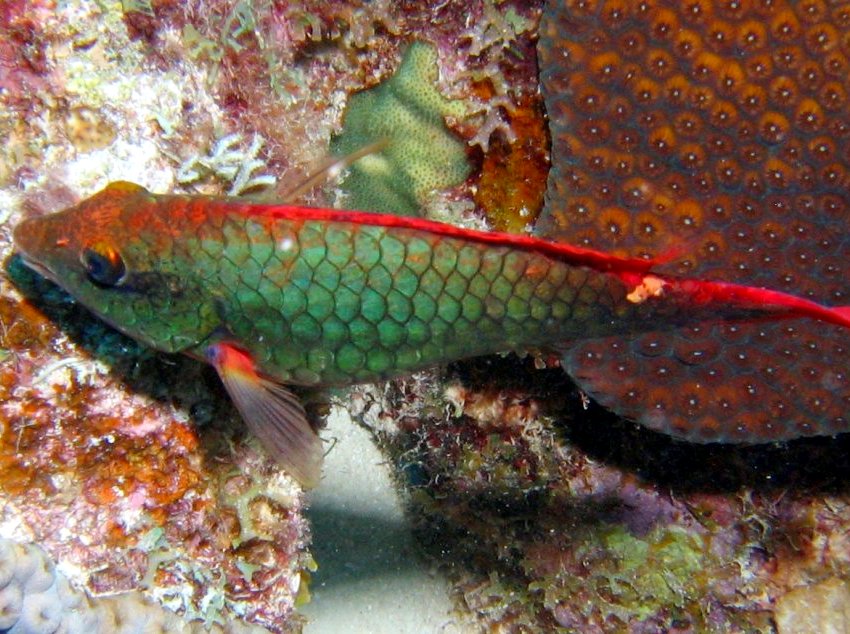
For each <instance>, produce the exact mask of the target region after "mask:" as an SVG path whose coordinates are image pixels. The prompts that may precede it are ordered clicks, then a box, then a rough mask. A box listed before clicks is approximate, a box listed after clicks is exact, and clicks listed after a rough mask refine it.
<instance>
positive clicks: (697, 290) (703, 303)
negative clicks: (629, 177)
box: [620, 274, 850, 329]
mask: <svg viewBox="0 0 850 634" xmlns="http://www.w3.org/2000/svg"><path fill="white" fill-rule="evenodd" d="M620 277H621V279H623V280H624V281H625V282H626V283H627V284H629V285H630V286H631V287H632V288H633V289H634V290H633V291H632V294H631V295H630V296H629V299H630V300H631V301H635V302H641V301H644V300H645V299H646V298H648V297H650V296H663V295H664V294H665V293H672V294H675V295H676V296H677V299H678V301H679V302H681V303H682V304H683V305H690V307H691V308H692V309H696V308H700V307H703V308H709V309H715V310H716V311H717V315H718V316H719V317H723V316H724V315H723V313H724V309H732V311H733V312H734V311H736V310H740V311H745V312H746V313H751V314H749V315H743V316H741V317H739V318H743V319H748V318H752V319H764V318H767V319H793V318H798V317H804V318H810V319H817V320H820V321H823V322H827V323H830V324H835V325H837V326H841V327H843V328H848V329H850V306H825V305H823V304H819V303H817V302H815V301H812V300H810V299H806V298H804V297H800V296H797V295H791V294H789V293H783V292H782V291H776V290H772V289H769V288H762V287H758V286H746V285H742V284H734V283H731V282H717V281H706V280H693V279H677V278H669V277H663V276H655V275H644V276H637V275H634V274H621V276H620Z"/></svg>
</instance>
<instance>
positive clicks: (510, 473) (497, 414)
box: [351, 356, 850, 632]
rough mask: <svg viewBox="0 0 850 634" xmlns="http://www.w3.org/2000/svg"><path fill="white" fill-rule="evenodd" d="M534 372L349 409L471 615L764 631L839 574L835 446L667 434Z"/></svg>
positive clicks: (547, 624)
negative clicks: (386, 459) (375, 440)
mask: <svg viewBox="0 0 850 634" xmlns="http://www.w3.org/2000/svg"><path fill="white" fill-rule="evenodd" d="M547 364H548V359H546V358H542V357H538V358H535V357H529V358H526V359H518V358H516V357H512V356H509V357H506V358H504V359H481V360H478V361H470V362H464V363H458V364H455V365H453V366H451V367H450V368H449V371H448V374H447V376H440V374H438V373H434V374H421V375H417V376H416V377H412V378H411V379H409V380H407V381H404V382H403V383H399V384H396V385H395V386H394V388H393V389H391V390H387V391H384V392H382V393H379V394H375V393H364V394H363V395H362V396H361V395H358V392H355V395H354V398H353V399H352V401H351V407H352V408H353V411H354V412H355V414H357V415H358V416H359V417H360V419H361V420H362V421H363V422H364V424H366V425H368V426H369V427H370V428H372V429H373V430H374V431H375V433H376V434H377V435H378V436H379V437H380V438H381V439H382V441H383V442H384V443H385V445H386V446H387V447H388V448H389V450H390V453H391V455H392V456H394V460H395V465H396V468H397V469H398V470H399V472H400V473H403V474H404V475H405V484H406V486H407V487H408V491H409V495H410V501H411V505H412V508H413V509H414V510H415V516H416V517H417V518H418V522H419V535H420V538H421V540H422V541H423V543H424V544H425V545H426V546H428V547H429V548H430V549H431V552H432V553H433V556H434V557H435V558H436V559H437V560H438V561H441V562H442V564H443V566H444V567H445V569H446V570H447V571H448V573H449V574H450V575H451V576H452V577H453V578H454V579H455V580H456V584H457V592H458V600H459V601H460V602H461V604H462V605H463V606H464V607H465V609H467V610H469V611H471V612H473V613H474V614H476V615H477V616H478V618H479V620H480V621H481V622H482V623H485V624H489V626H491V627H493V628H497V629H498V628H501V629H504V630H507V631H554V630H556V629H557V628H565V629H566V631H578V632H610V631H618V632H619V631H629V632H656V631H675V632H753V631H760V632H774V631H775V629H774V627H775V625H774V624H775V622H776V621H775V620H774V619H777V620H778V619H779V618H780V613H779V612H777V613H776V615H775V616H774V607H775V605H778V604H779V603H781V601H783V600H784V599H783V597H784V596H785V595H786V594H787V593H788V592H789V591H792V590H793V589H795V588H800V587H805V586H808V585H812V584H817V583H819V582H820V581H822V580H823V579H824V576H825V575H830V576H833V577H835V578H840V579H847V578H848V576H850V568H848V562H850V556H848V551H847V548H846V545H847V541H846V537H845V535H844V533H845V532H846V526H847V525H848V522H850V504H848V501H850V497H849V496H848V493H847V492H846V486H845V485H844V483H845V482H846V481H847V478H848V477H850V471H848V469H847V468H846V467H845V465H843V463H842V462H841V458H840V456H842V455H843V453H844V452H846V451H847V444H848V442H850V439H847V438H846V437H842V438H839V439H833V438H825V439H816V440H806V441H798V442H796V443H792V444H789V445H774V446H767V447H735V446H725V445H713V446H705V447H702V446H695V445H691V444H688V443H682V442H677V441H673V440H671V439H669V438H668V437H665V436H662V435H659V434H655V433H652V432H649V431H647V430H645V429H642V428H639V427H636V426H634V425H632V424H629V423H626V422H624V421H622V420H618V419H617V418H616V417H615V416H613V415H610V414H607V413H606V412H605V411H604V410H602V409H601V408H599V407H598V406H596V405H594V404H592V403H588V402H587V401H586V397H584V396H583V394H582V393H581V392H579V391H578V390H576V389H575V387H574V386H571V385H570V384H569V381H568V380H567V379H566V378H565V377H564V375H563V373H562V372H561V371H560V370H559V369H556V368H552V369H546V367H545V366H546V365H547ZM842 583H843V582H842ZM792 596H794V595H792ZM793 605H794V604H792V603H789V606H793ZM795 609H796V608H795V607H788V608H783V610H795ZM820 614H822V615H823V617H824V618H827V615H826V612H825V611H821V612H820ZM783 618H784V617H783ZM813 618H815V616H813ZM818 618H819V617H818Z"/></svg>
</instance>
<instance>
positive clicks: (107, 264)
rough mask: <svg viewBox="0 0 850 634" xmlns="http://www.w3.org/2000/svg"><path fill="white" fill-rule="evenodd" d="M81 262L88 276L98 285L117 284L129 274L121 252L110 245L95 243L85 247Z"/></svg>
mask: <svg viewBox="0 0 850 634" xmlns="http://www.w3.org/2000/svg"><path fill="white" fill-rule="evenodd" d="M80 262H81V263H82V265H83V266H84V267H85V269H86V275H88V278H89V279H90V280H91V281H92V282H93V283H95V284H97V285H98V286H115V285H117V284H119V283H120V282H121V281H122V280H123V278H124V276H125V275H126V274H127V267H126V266H124V259H123V258H122V257H121V254H120V253H118V251H116V250H115V249H114V248H112V247H111V246H109V245H103V244H95V245H92V246H90V247H88V248H86V249H83V252H82V254H81V255H80Z"/></svg>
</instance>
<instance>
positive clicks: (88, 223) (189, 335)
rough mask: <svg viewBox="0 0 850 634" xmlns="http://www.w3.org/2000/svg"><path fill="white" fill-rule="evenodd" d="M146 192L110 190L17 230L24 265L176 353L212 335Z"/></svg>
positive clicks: (212, 317)
mask: <svg viewBox="0 0 850 634" xmlns="http://www.w3.org/2000/svg"><path fill="white" fill-rule="evenodd" d="M161 207H162V206H161V205H159V204H158V203H157V201H156V200H155V198H154V196H153V195H151V194H150V193H149V192H148V191H147V190H146V189H144V188H143V187H140V186H138V185H134V184H132V183H124V182H119V183H112V184H111V185H109V186H107V187H106V188H105V189H104V190H102V191H101V192H99V193H97V194H95V195H94V196H92V197H90V198H88V199H86V200H83V201H82V202H80V203H79V204H77V205H75V206H73V207H70V208H68V209H65V210H63V211H60V212H57V213H54V214H48V215H45V216H40V217H34V218H29V219H26V220H23V221H22V222H20V223H19V224H18V225H17V226H16V227H15V229H14V233H13V238H14V242H15V246H16V248H17V250H18V252H19V253H20V255H21V258H22V260H23V262H24V263H25V264H26V265H27V266H29V267H30V268H31V269H33V270H35V271H36V272H38V273H39V274H41V275H42V276H44V277H46V278H47V279H49V280H51V281H52V282H54V283H56V284H57V285H59V286H61V287H62V288H64V289H65V290H66V291H67V292H68V293H70V294H71V295H72V296H73V297H74V298H75V299H76V300H77V301H78V302H80V303H81V304H82V305H84V306H85V307H86V308H88V309H89V310H90V311H92V312H93V313H95V314H96V315H97V316H98V317H100V318H101V319H103V320H104V321H106V322H107V323H109V324H110V325H112V326H113V327H114V328H116V329H118V330H120V331H121V332H123V333H124V334H127V335H129V336H131V337H133V338H135V339H137V340H139V341H141V342H143V343H145V344H147V345H150V346H152V347H154V348H157V349H159V350H163V351H166V352H180V351H185V350H186V349H188V348H190V347H192V346H195V345H197V344H198V343H200V342H202V341H203V340H204V339H205V338H207V337H208V336H209V335H210V334H211V333H212V332H213V331H214V330H215V328H216V327H217V325H218V318H217V316H216V308H215V305H214V301H212V299H211V298H206V299H205V297H204V293H203V287H202V284H201V283H200V280H198V279H197V276H196V274H195V273H194V272H193V271H192V269H191V267H187V266H186V262H184V261H181V259H180V258H178V257H176V256H175V255H174V253H175V249H174V248H173V245H174V241H175V236H174V231H173V228H172V229H169V230H165V231H164V230H163V228H164V227H168V226H169V225H168V222H167V218H163V217H162V216H163V213H164V212H165V211H167V210H162V209H161Z"/></svg>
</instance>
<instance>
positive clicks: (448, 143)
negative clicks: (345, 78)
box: [331, 42, 470, 214]
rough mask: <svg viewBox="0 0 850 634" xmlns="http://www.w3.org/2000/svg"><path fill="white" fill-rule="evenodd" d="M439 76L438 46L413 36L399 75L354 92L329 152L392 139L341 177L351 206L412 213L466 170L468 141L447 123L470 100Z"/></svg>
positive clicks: (462, 176)
mask: <svg viewBox="0 0 850 634" xmlns="http://www.w3.org/2000/svg"><path fill="white" fill-rule="evenodd" d="M436 82H437V53H436V50H435V49H434V47H432V46H430V45H428V44H425V43H422V42H414V43H413V44H411V45H410V47H409V48H408V49H407V52H406V53H405V55H404V59H403V60H402V62H401V66H400V67H399V69H398V71H397V72H396V74H395V75H393V76H392V77H391V78H389V79H387V80H386V81H384V82H383V83H381V84H379V85H378V86H375V87H374V88H372V89H370V90H366V91H364V92H361V93H358V94H356V95H354V96H353V97H351V99H350V101H349V104H348V109H347V110H346V113H345V122H344V128H343V131H342V133H341V134H340V135H338V136H337V137H336V138H334V139H333V141H332V143H331V151H332V152H333V153H334V154H337V155H347V154H352V153H354V152H356V151H358V150H361V149H362V148H364V147H366V146H367V145H370V144H372V143H375V142H376V141H380V140H381V139H386V141H387V145H386V147H385V149H383V150H382V151H380V152H378V153H375V154H372V155H369V156H367V157H365V158H363V159H360V160H359V161H358V162H357V163H355V164H354V165H353V166H352V168H351V174H350V175H349V176H348V178H346V179H345V181H344V183H343V189H344V190H346V191H348V192H349V194H350V198H349V200H348V201H347V203H346V205H347V206H348V207H351V208H354V209H365V210H369V211H380V212H387V213H395V214H413V213H415V212H416V211H417V210H418V209H419V207H420V206H421V203H422V201H423V199H424V197H425V196H426V195H427V194H428V193H429V192H430V191H432V190H435V189H443V188H446V187H450V186H452V185H456V184H458V183H460V182H462V181H463V180H464V179H465V178H466V177H467V175H468V174H469V170H470V167H469V164H468V162H467V160H466V154H465V152H464V144H463V143H462V142H461V141H460V140H458V139H457V138H455V137H454V136H453V135H452V134H451V132H449V130H448V129H447V128H446V126H445V123H444V118H445V117H447V116H454V117H460V116H462V115H463V114H464V113H465V106H464V105H463V103H462V102H459V101H451V100H449V99H446V98H445V97H443V96H442V95H441V94H440V92H439V90H437V86H436Z"/></svg>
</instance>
